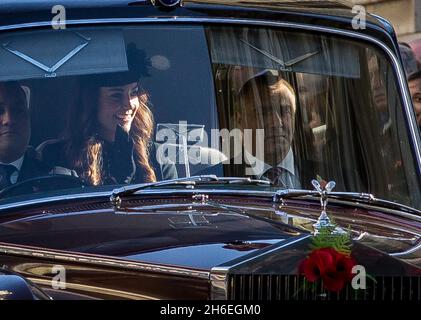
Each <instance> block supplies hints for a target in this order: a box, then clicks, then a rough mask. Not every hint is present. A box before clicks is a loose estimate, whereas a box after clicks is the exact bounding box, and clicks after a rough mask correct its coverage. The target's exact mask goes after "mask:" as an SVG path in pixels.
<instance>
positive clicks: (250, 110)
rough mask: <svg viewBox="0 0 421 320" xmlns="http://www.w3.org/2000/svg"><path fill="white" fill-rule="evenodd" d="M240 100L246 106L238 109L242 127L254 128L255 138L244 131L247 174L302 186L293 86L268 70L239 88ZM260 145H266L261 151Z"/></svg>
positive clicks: (297, 186)
mask: <svg viewBox="0 0 421 320" xmlns="http://www.w3.org/2000/svg"><path fill="white" fill-rule="evenodd" d="M240 104H241V106H242V107H243V110H242V112H240V113H239V118H240V119H239V123H240V125H241V127H242V128H241V129H242V131H243V132H245V130H246V129H249V130H252V134H251V136H252V137H253V139H254V140H253V141H247V139H245V138H246V137H247V135H245V134H244V133H243V145H244V160H245V162H246V164H247V165H248V166H249V167H246V168H245V169H246V172H245V174H246V175H252V176H253V177H254V178H257V179H264V180H269V181H271V182H272V184H274V185H276V186H280V187H284V188H301V183H300V179H299V175H298V170H297V166H296V163H295V160H294V153H293V150H292V140H293V136H294V129H295V128H294V124H295V113H296V95H295V92H294V89H293V88H292V86H291V85H290V84H289V83H288V82H287V81H286V80H284V79H282V78H280V77H278V76H277V75H274V74H272V73H271V72H270V71H265V72H263V73H261V74H258V75H257V76H254V77H253V78H252V79H250V80H248V81H247V82H246V83H245V85H244V86H243V87H242V89H241V91H240ZM259 134H260V135H261V140H260V142H259V139H258V138H257V136H258V135H259ZM248 137H250V135H249V136H248ZM249 140H250V139H249ZM247 142H248V143H247ZM253 146H254V147H253ZM259 147H263V148H261V149H260V150H261V151H259ZM262 149H263V150H262Z"/></svg>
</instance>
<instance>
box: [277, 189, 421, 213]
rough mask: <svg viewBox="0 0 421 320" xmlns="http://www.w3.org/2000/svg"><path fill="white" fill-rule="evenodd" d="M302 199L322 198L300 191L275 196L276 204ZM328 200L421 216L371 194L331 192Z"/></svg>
mask: <svg viewBox="0 0 421 320" xmlns="http://www.w3.org/2000/svg"><path fill="white" fill-rule="evenodd" d="M302 197H316V198H318V199H319V198H320V194H319V192H318V191H316V190H300V189H281V190H277V191H276V192H275V194H274V196H273V201H274V202H282V201H283V200H286V199H294V198H302ZM327 197H328V199H335V200H340V201H352V202H361V203H363V204H368V205H374V206H376V207H384V208H387V209H392V210H399V211H405V212H408V213H412V214H416V215H421V211H420V210H418V209H415V208H412V207H409V206H405V205H403V204H400V203H397V202H392V201H388V200H383V199H379V198H376V197H375V196H374V195H373V194H371V193H358V192H330V193H328V195H327Z"/></svg>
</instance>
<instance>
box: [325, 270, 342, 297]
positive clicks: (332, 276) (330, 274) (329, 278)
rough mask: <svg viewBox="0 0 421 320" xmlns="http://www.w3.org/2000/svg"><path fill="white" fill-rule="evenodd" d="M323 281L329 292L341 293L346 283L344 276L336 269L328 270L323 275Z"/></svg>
mask: <svg viewBox="0 0 421 320" xmlns="http://www.w3.org/2000/svg"><path fill="white" fill-rule="evenodd" d="M322 279H323V287H324V288H325V289H326V290H329V291H335V292H337V291H340V290H341V289H342V288H343V287H344V285H345V283H346V278H345V277H344V275H343V274H341V273H340V272H337V271H336V270H334V269H330V270H328V271H327V272H326V273H325V274H324V275H323V277H322Z"/></svg>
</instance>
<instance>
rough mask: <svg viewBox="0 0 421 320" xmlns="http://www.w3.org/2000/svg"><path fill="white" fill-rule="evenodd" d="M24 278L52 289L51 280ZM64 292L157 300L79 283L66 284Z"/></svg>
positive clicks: (142, 295) (137, 294)
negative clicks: (74, 291) (75, 291)
mask: <svg viewBox="0 0 421 320" xmlns="http://www.w3.org/2000/svg"><path fill="white" fill-rule="evenodd" d="M26 278H27V279H28V280H30V281H32V282H33V283H35V284H37V285H38V286H41V287H44V288H47V289H50V288H51V287H52V284H51V281H52V280H46V279H40V278H33V277H26ZM66 290H68V291H72V290H77V291H78V293H80V292H83V294H86V292H87V293H92V292H95V293H99V294H101V295H110V296H113V297H118V298H120V299H133V300H158V298H155V297H152V296H147V295H144V294H139V293H133V292H127V291H121V290H114V289H108V288H104V287H94V286H89V285H84V284H79V283H72V282H66ZM95 298H96V297H95ZM118 298H117V299H118Z"/></svg>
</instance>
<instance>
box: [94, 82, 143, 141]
mask: <svg viewBox="0 0 421 320" xmlns="http://www.w3.org/2000/svg"><path fill="white" fill-rule="evenodd" d="M98 103H99V106H98V122H99V124H100V125H101V134H102V135H103V138H104V139H106V140H108V141H114V136H115V131H116V128H117V126H118V125H119V126H121V127H122V128H123V130H124V131H126V132H129V131H130V128H131V125H132V121H133V118H134V117H135V115H136V112H137V110H138V109H139V106H140V99H139V86H138V84H137V82H132V83H129V84H127V85H122V86H116V87H101V88H100V90H99V101H98Z"/></svg>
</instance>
